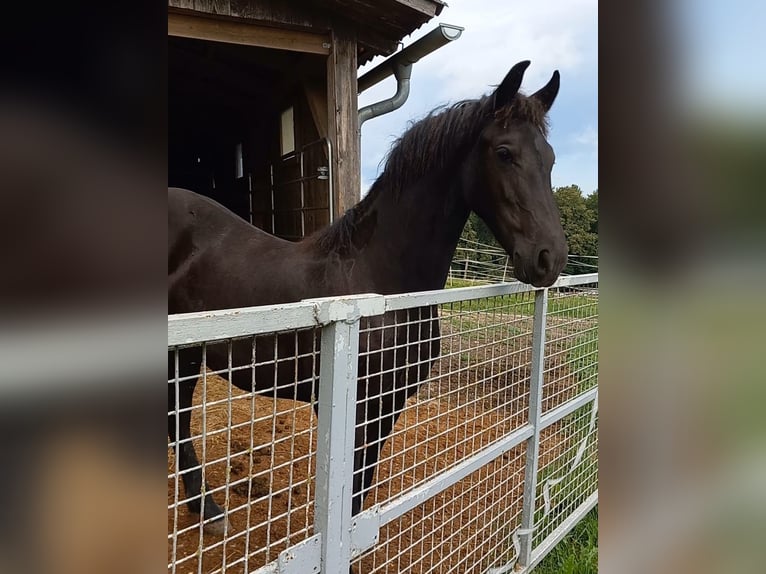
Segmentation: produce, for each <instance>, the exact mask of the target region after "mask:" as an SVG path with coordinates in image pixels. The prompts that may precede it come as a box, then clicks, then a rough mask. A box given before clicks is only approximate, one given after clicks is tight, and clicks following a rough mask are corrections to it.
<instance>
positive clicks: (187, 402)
mask: <svg viewBox="0 0 766 574" xmlns="http://www.w3.org/2000/svg"><path fill="white" fill-rule="evenodd" d="M201 361H202V351H201V350H199V349H183V350H181V351H179V352H178V376H179V378H183V377H192V378H190V379H188V380H183V381H178V384H177V385H176V383H175V382H174V381H173V379H174V378H175V356H174V352H172V351H171V352H168V381H169V383H168V437H169V438H170V442H171V443H172V445H173V448H174V450H175V452H176V457H178V471H179V473H180V474H181V476H182V477H183V482H184V492H185V493H186V498H187V499H189V500H188V502H187V503H186V505H187V508H188V509H189V511H190V512H193V513H194V514H200V513H202V516H203V518H204V519H208V518H214V517H219V518H221V519H222V518H224V516H225V515H224V511H223V509H222V508H221V507H220V506H218V505H217V504H216V503H215V501H214V500H213V497H212V495H210V494H206V495H205V498H204V503H203V501H202V496H201V491H202V469H201V468H198V467H199V460H198V459H197V453H196V452H194V445H193V444H192V442H191V440H189V439H191V410H190V408H191V406H192V397H193V396H194V387H195V386H196V385H197V378H196V375H198V374H199V368H200V364H201ZM176 387H177V388H178V397H177V398H178V408H179V411H180V413H179V414H178V422H177V424H178V439H179V441H178V442H181V443H182V444H181V445H180V448H179V447H178V443H177V442H176V414H175V408H176ZM190 469H191V470H190ZM209 490H210V488H209V487H208V485H207V483H205V491H206V492H207V491H209ZM203 507H204V510H203ZM204 528H205V532H207V533H209V534H218V535H220V534H223V531H224V521H223V520H214V521H213V522H209V523H207V524H205V527H204Z"/></svg>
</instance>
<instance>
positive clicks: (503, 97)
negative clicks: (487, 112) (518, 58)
mask: <svg viewBox="0 0 766 574" xmlns="http://www.w3.org/2000/svg"><path fill="white" fill-rule="evenodd" d="M529 64H530V62H529V60H524V61H523V62H519V63H518V64H516V65H515V66H514V67H513V68H511V69H510V71H509V72H508V73H507V74H506V76H505V78H504V79H503V81H502V82H501V83H500V85H499V86H498V87H497V89H496V90H495V94H494V96H495V101H494V108H495V110H499V109H500V108H502V107H505V106H507V105H508V104H510V103H511V100H513V98H514V97H516V94H517V93H518V91H519V88H520V87H521V79H522V78H523V77H524V70H526V69H527V67H528V66H529Z"/></svg>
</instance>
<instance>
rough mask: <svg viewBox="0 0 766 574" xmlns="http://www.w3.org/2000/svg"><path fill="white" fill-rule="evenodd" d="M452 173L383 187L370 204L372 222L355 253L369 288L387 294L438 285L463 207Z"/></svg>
mask: <svg viewBox="0 0 766 574" xmlns="http://www.w3.org/2000/svg"><path fill="white" fill-rule="evenodd" d="M459 181H460V179H459V177H458V176H457V174H456V173H441V174H436V175H434V176H431V177H428V178H424V179H422V180H421V181H419V182H418V183H417V184H415V185H413V186H410V187H409V188H407V189H403V190H401V191H400V192H399V193H394V191H393V190H390V189H383V190H380V192H379V193H378V194H377V197H376V200H375V202H374V204H373V206H372V209H373V210H374V212H375V217H376V219H377V225H375V226H374V230H373V232H372V233H371V235H370V238H369V241H368V243H367V245H366V246H365V248H364V249H362V250H361V251H360V253H359V256H360V257H362V258H364V259H366V263H367V264H368V268H369V269H370V270H371V272H372V276H373V277H374V283H375V287H376V288H377V289H379V290H380V291H385V292H389V293H395V292H410V291H425V290H430V289H441V288H442V287H444V283H445V281H446V279H447V274H448V273H449V266H450V262H451V261H452V257H453V255H454V253H455V248H456V247H457V243H458V240H459V239H460V234H461V233H462V231H463V227H464V226H465V222H466V220H467V219H468V214H469V209H468V206H467V205H466V203H465V200H464V199H463V194H462V192H461V189H460V183H459Z"/></svg>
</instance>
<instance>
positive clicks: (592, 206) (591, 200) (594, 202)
mask: <svg viewBox="0 0 766 574" xmlns="http://www.w3.org/2000/svg"><path fill="white" fill-rule="evenodd" d="M585 205H586V206H587V207H588V210H589V211H590V212H591V213H592V214H593V221H592V222H591V224H590V232H591V233H595V234H596V235H597V236H598V189H596V191H594V192H593V193H591V194H590V195H589V196H588V197H586V198H585Z"/></svg>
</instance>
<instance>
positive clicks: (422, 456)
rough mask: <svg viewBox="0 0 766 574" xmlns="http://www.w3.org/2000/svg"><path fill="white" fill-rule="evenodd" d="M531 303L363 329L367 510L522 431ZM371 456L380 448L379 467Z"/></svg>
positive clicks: (483, 306) (484, 303)
mask: <svg viewBox="0 0 766 574" xmlns="http://www.w3.org/2000/svg"><path fill="white" fill-rule="evenodd" d="M533 301H534V298H533V294H530V293H521V294H514V295H502V296H495V297H486V298H481V299H475V300H472V301H458V302H455V303H448V304H443V305H440V306H439V307H440V308H439V309H438V316H437V309H436V306H431V307H418V308H415V309H407V310H402V311H396V312H395V313H387V314H386V315H385V316H384V317H383V318H375V320H370V321H368V322H367V324H366V325H365V323H364V322H363V328H362V330H361V333H360V349H361V351H360V363H359V364H360V371H359V372H360V382H359V389H360V393H359V395H358V400H359V414H358V417H357V422H358V424H357V432H358V433H359V434H360V436H361V437H363V438H364V439H365V440H364V441H362V442H363V444H361V445H358V446H357V456H358V457H364V455H365V454H366V455H367V458H366V459H365V460H364V462H365V464H364V467H362V468H357V469H356V472H357V475H358V476H360V477H361V476H362V474H363V473H367V479H368V481H369V480H371V478H372V476H373V475H374V476H376V480H375V483H374V487H373V488H372V489H371V491H370V492H369V494H368V496H367V497H366V501H365V506H370V505H372V504H375V503H384V502H387V501H390V500H392V499H393V498H395V497H397V496H401V495H403V494H405V493H406V492H408V491H411V490H412V489H414V488H416V487H417V486H418V485H420V484H422V483H423V482H424V481H426V480H428V479H429V478H432V477H433V476H435V475H437V474H438V473H439V472H442V471H444V470H445V469H447V468H449V467H450V466H454V465H455V464H457V463H459V462H461V461H462V460H464V459H466V458H467V457H469V456H471V455H472V454H474V453H476V452H478V451H479V450H481V449H482V448H484V447H486V446H488V445H489V444H491V443H492V442H493V441H496V440H498V439H499V438H500V437H502V436H505V435H507V434H509V433H510V432H512V431H513V430H514V429H516V428H519V427H520V426H521V425H523V424H524V422H525V416H526V401H527V400H528V382H529V381H528V379H529V373H528V363H529V353H530V348H529V340H530V337H531V325H532V322H531V317H530V315H529V313H531V311H532V309H533ZM374 425H380V427H377V426H374ZM386 425H388V426H387V428H386ZM381 427H382V428H381ZM388 428H390V429H391V432H390V435H387V433H386V432H385V431H386V430H388ZM386 436H387V440H385V442H384V441H383V440H382V439H383V438H384V437H386ZM376 438H377V442H376ZM371 439H372V440H371ZM371 448H380V456H379V458H378V459H377V461H376V460H375V454H376V452H375V451H372V452H371V451H370V449H371Z"/></svg>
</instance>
